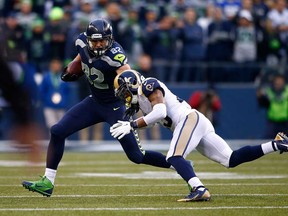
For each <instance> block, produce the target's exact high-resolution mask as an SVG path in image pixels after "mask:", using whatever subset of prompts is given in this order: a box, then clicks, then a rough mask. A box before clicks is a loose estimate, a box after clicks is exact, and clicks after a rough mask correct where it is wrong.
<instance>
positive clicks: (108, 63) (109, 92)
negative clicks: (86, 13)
mask: <svg viewBox="0 0 288 216" xmlns="http://www.w3.org/2000/svg"><path fill="white" fill-rule="evenodd" d="M75 45H76V48H77V51H78V53H79V54H80V56H81V60H82V69H83V71H84V73H85V75H86V79H87V81H88V82H89V84H90V85H89V86H90V89H91V93H92V95H93V97H94V98H95V99H96V100H98V101H99V102H104V103H105V102H113V101H117V100H119V99H118V98H116V97H115V95H114V87H113V82H114V78H115V76H116V75H117V73H116V70H117V69H118V68H120V67H121V66H123V65H125V64H127V61H128V60H127V57H126V55H125V52H124V50H123V48H122V47H121V45H120V44H118V43H117V42H116V41H114V42H113V44H112V47H111V48H110V49H109V50H107V51H106V53H105V54H104V55H102V56H101V57H98V58H97V57H95V56H94V55H93V54H91V53H90V51H89V50H88V47H87V43H86V36H85V35H84V33H81V34H80V35H79V37H78V39H77V40H76V42H75Z"/></svg>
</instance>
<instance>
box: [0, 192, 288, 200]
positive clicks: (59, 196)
mask: <svg viewBox="0 0 288 216" xmlns="http://www.w3.org/2000/svg"><path fill="white" fill-rule="evenodd" d="M186 195H187V194H125V195H123V194H71V195H53V196H52V197H55V198H85V197H87V198H97V197H98V198H103V197H104V198H105V197H171V196H186ZM271 195H273V196H279V197H283V196H288V194H279V193H278V194H213V197H214V196H218V197H225V196H232V197H235V196H237V197H245V196H255V197H258V196H271ZM29 197H30V198H31V197H41V195H40V194H39V195H32V196H31V195H30V196H29V195H15V196H13V195H9V196H1V195H0V199H1V198H29ZM49 199H51V198H49Z"/></svg>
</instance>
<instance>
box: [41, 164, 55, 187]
mask: <svg viewBox="0 0 288 216" xmlns="http://www.w3.org/2000/svg"><path fill="white" fill-rule="evenodd" d="M56 172H57V170H53V169H49V168H46V169H45V174H44V176H46V177H47V178H48V179H49V180H50V181H51V182H52V184H53V185H54V182H55V178H56Z"/></svg>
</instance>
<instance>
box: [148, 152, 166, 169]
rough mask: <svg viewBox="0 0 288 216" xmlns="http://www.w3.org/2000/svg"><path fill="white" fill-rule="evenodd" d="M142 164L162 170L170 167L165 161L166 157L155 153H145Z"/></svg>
mask: <svg viewBox="0 0 288 216" xmlns="http://www.w3.org/2000/svg"><path fill="white" fill-rule="evenodd" d="M142 163H143V164H149V165H152V166H156V167H162V168H170V167H171V164H170V163H168V162H167V161H166V156H165V155H163V154H161V153H160V152H155V151H145V155H144V157H143V161H142Z"/></svg>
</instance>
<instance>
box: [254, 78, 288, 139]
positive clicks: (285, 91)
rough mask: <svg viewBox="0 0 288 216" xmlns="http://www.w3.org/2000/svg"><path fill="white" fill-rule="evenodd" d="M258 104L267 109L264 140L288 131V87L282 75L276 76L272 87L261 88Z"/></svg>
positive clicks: (258, 93)
mask: <svg viewBox="0 0 288 216" xmlns="http://www.w3.org/2000/svg"><path fill="white" fill-rule="evenodd" d="M257 99H258V103H259V105H260V106H261V107H264V108H266V109H267V132H266V134H265V137H264V138H267V139H269V138H273V137H274V136H275V131H278V130H280V131H284V132H286V131H288V112H287V110H288V85H287V83H286V80H285V77H284V76H283V75H282V74H275V75H274V77H273V79H272V83H271V86H269V87H266V88H259V89H258V91H257Z"/></svg>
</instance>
